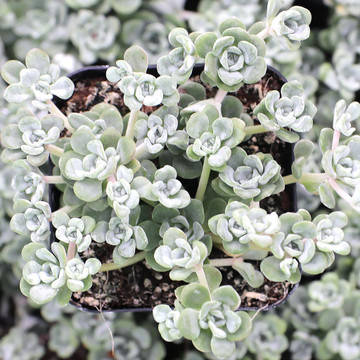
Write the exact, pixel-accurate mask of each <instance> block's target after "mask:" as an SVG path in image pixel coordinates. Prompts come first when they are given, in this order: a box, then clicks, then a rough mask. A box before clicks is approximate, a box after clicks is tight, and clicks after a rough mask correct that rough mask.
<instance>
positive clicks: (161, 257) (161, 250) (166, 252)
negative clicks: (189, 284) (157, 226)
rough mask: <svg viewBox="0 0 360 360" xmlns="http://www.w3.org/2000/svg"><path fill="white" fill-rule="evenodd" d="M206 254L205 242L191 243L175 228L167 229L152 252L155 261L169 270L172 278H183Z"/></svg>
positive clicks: (192, 270) (202, 260)
mask: <svg viewBox="0 0 360 360" xmlns="http://www.w3.org/2000/svg"><path fill="white" fill-rule="evenodd" d="M207 255H208V250H207V247H206V245H205V244H203V243H202V242H200V241H197V240H195V241H194V242H193V243H192V244H190V243H189V242H188V239H187V237H186V235H185V234H184V232H182V231H181V230H180V229H177V228H170V229H168V230H167V231H166V232H165V234H164V237H163V245H160V246H159V247H158V248H157V249H156V250H155V253H154V258H155V261H156V262H157V263H158V264H159V265H161V266H162V267H164V268H166V269H172V270H171V271H170V277H171V279H172V280H185V279H186V278H187V277H188V276H190V275H191V273H193V272H194V271H195V268H196V266H199V265H200V266H201V265H202V264H203V262H204V260H205V258H206V257H207Z"/></svg>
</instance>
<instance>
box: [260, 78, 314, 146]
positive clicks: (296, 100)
mask: <svg viewBox="0 0 360 360" xmlns="http://www.w3.org/2000/svg"><path fill="white" fill-rule="evenodd" d="M315 114H316V107H315V105H314V104H313V103H311V102H310V101H309V100H306V99H305V98H304V94H303V88H302V85H301V84H300V83H299V82H297V81H290V82H288V83H286V84H285V85H283V86H282V88H281V96H280V93H279V92H278V91H270V92H269V93H268V94H267V95H266V97H265V98H264V99H263V100H262V101H261V103H260V104H259V105H258V106H257V107H256V108H255V109H254V115H256V116H257V117H258V119H259V121H260V123H261V125H262V126H264V128H266V129H267V130H270V131H275V132H276V135H277V136H278V137H279V138H281V139H282V140H284V141H290V142H293V141H297V140H298V139H299V136H298V135H297V134H294V133H291V132H289V131H287V130H286V129H284V128H289V129H291V130H294V131H296V132H307V131H309V130H310V129H311V128H312V125H313V118H314V116H315Z"/></svg>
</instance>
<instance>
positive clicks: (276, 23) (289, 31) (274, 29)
mask: <svg viewBox="0 0 360 360" xmlns="http://www.w3.org/2000/svg"><path fill="white" fill-rule="evenodd" d="M310 22H311V13H310V11H309V10H308V9H305V8H303V7H301V6H293V7H291V8H290V9H289V10H285V11H281V12H280V13H279V14H278V15H277V16H276V17H275V18H274V19H273V20H272V23H271V27H270V33H271V34H272V35H276V36H279V37H282V38H284V39H285V41H286V43H287V44H288V46H289V47H290V48H291V49H297V48H299V47H300V43H301V41H303V40H306V39H307V38H308V37H309V36H310V27H309V25H310Z"/></svg>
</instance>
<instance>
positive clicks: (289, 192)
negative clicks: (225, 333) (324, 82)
mask: <svg viewBox="0 0 360 360" xmlns="http://www.w3.org/2000/svg"><path fill="white" fill-rule="evenodd" d="M107 68H108V66H105V65H104V66H103V65H101V66H89V67H85V68H83V69H80V70H77V71H75V72H73V73H71V74H69V75H68V77H69V78H70V79H71V80H72V81H73V82H74V83H75V87H76V84H77V82H79V81H81V80H85V79H93V78H103V79H104V81H105V80H106V75H105V73H106V70H107ZM203 68H204V65H203V64H197V65H196V66H195V68H194V71H193V76H197V75H200V73H201V72H202V70H203ZM148 73H150V74H152V75H154V76H158V73H157V71H156V66H150V67H149V69H148ZM267 75H270V76H272V77H277V79H278V81H279V83H280V84H281V85H283V84H284V83H286V82H287V80H286V79H285V77H284V76H283V75H282V74H281V73H280V72H278V71H277V70H276V69H274V68H273V67H271V66H268V69H267V73H266V76H267ZM54 103H55V104H56V105H57V106H58V107H59V108H60V109H61V108H62V107H63V106H64V105H65V103H66V101H65V100H61V99H58V98H55V99H54ZM286 148H287V150H288V151H286V152H284V154H283V156H284V163H285V166H284V167H283V168H284V172H283V174H282V175H288V174H291V164H292V162H293V160H294V155H293V144H289V143H287V144H286ZM283 194H285V196H287V200H288V202H289V204H290V207H289V208H288V209H285V210H284V212H286V211H292V212H294V211H296V210H297V197H296V187H295V185H294V184H292V185H288V186H286V189H285V191H284V193H283ZM60 195H61V194H60V192H59V191H58V190H57V189H56V187H55V185H50V186H49V202H50V207H51V209H52V211H55V210H57V209H59V200H60ZM54 241H57V240H56V237H55V229H54V227H53V226H52V224H51V243H52V242H54ZM298 285H299V284H294V285H291V287H290V291H289V292H288V294H287V295H286V296H285V297H284V298H283V299H281V300H279V301H278V302H276V303H273V304H271V305H269V306H267V307H265V308H263V309H262V310H264V311H267V310H271V309H274V308H276V307H277V306H279V305H281V304H283V303H284V302H285V301H286V300H287V299H288V298H289V296H291V295H292V294H293V293H294V292H295V290H296V288H297V287H298ZM70 303H71V304H72V305H73V306H74V307H76V308H77V309H79V310H81V311H85V312H91V313H98V312H99V311H98V310H97V309H95V308H88V307H83V306H82V305H80V304H78V303H77V302H75V301H73V299H71V301H70ZM238 310H243V311H257V310H259V308H258V307H246V306H241V307H240V308H239V309H238ZM147 311H152V308H125V309H105V310H103V312H119V313H121V312H147Z"/></svg>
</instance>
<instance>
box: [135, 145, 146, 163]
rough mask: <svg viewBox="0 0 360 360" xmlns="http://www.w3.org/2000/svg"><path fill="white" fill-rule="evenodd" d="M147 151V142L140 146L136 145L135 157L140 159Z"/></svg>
mask: <svg viewBox="0 0 360 360" xmlns="http://www.w3.org/2000/svg"><path fill="white" fill-rule="evenodd" d="M146 153H147V151H146V148H145V143H144V142H143V143H141V144H140V145H139V146H137V147H136V151H135V154H134V158H135V159H140V158H141V157H142V156H143V155H145V154H146Z"/></svg>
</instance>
